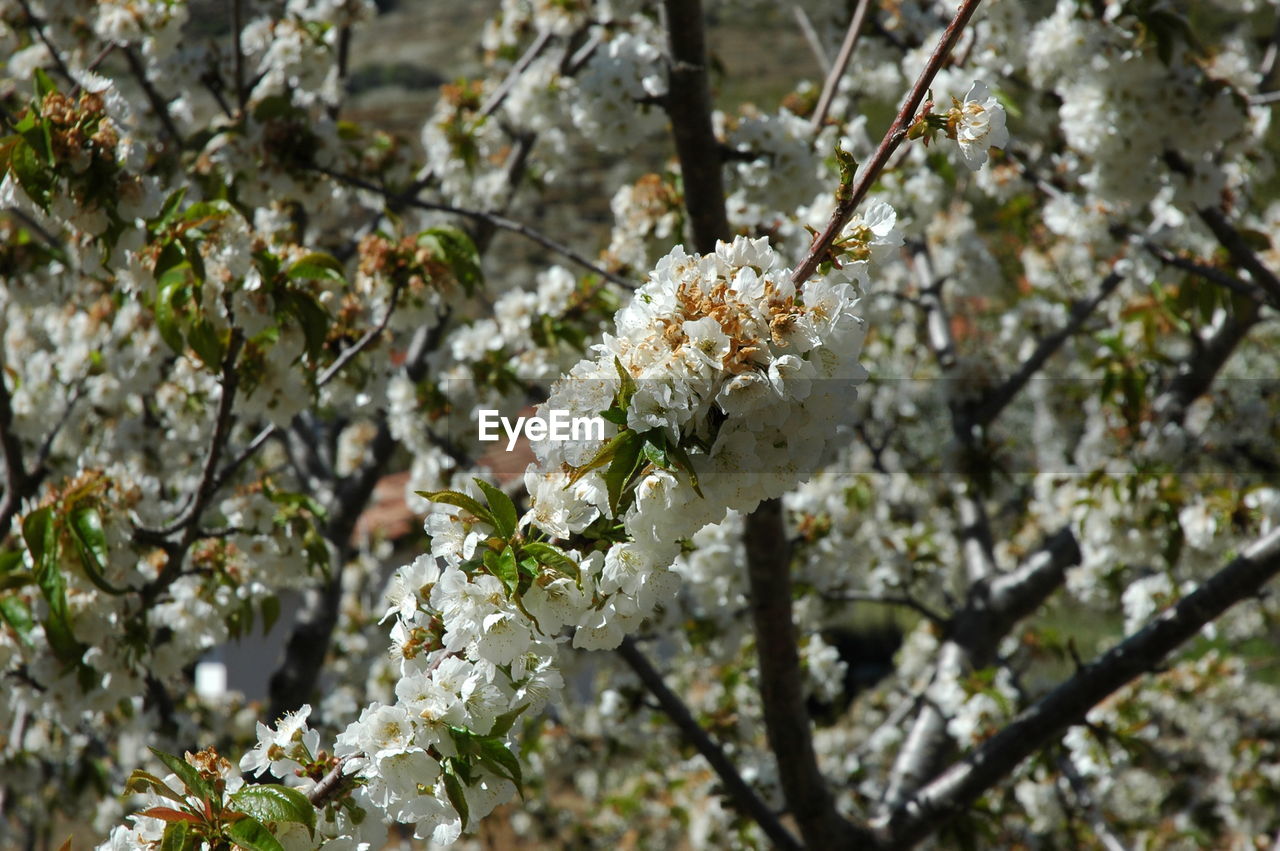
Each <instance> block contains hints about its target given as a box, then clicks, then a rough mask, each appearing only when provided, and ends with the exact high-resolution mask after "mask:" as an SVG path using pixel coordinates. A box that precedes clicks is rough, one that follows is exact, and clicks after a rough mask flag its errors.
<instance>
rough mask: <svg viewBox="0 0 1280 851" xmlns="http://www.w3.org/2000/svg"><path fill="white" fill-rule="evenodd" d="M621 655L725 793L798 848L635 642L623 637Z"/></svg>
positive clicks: (778, 842)
mask: <svg viewBox="0 0 1280 851" xmlns="http://www.w3.org/2000/svg"><path fill="white" fill-rule="evenodd" d="M618 655H620V656H621V657H622V659H623V661H625V662H626V663H627V665H628V667H630V668H631V670H632V671H633V672H635V675H636V676H637V677H638V678H639V679H640V682H641V683H643V684H644V686H645V688H647V689H649V692H650V693H651V694H652V695H653V696H654V698H655V699H656V700H657V701H658V705H659V706H660V707H662V711H663V712H664V713H666V715H667V717H668V718H670V719H671V722H672V723H673V724H675V725H676V727H678V728H679V729H680V732H681V733H683V734H684V737H685V738H686V739H687V740H688V741H689V743H690V744H692V745H693V746H694V747H695V748H696V749H697V751H698V753H700V754H702V756H703V758H704V759H705V760H706V761H707V763H708V764H709V765H710V766H711V768H712V770H713V771H715V773H716V775H717V776H719V778H720V782H721V783H723V784H724V788H725V791H726V792H727V793H728V796H729V797H730V798H731V799H732V800H733V802H734V803H735V804H736V805H737V807H738V809H740V810H742V812H744V813H745V814H747V815H749V816H750V817H751V818H752V819H754V820H755V822H756V824H758V825H760V829H761V830H763V831H764V833H765V835H766V836H768V837H769V839H770V840H772V841H773V844H774V845H775V846H776V847H778V848H788V849H796V851H799V849H801V848H802V847H803V846H802V845H801V844H800V842H799V841H798V840H797V839H796V838H795V837H794V836H792V835H791V832H790V831H789V830H787V829H786V828H785V827H783V826H782V823H781V822H780V821H778V817H777V816H776V815H774V812H773V810H771V809H770V808H769V805H768V804H766V803H765V802H764V801H762V800H761V799H760V796H759V795H757V794H756V793H755V790H754V789H752V788H751V787H750V786H748V785H747V783H746V781H745V780H743V779H742V775H740V774H739V773H738V769H737V768H736V767H735V766H734V764H733V762H731V761H730V760H729V758H728V757H727V756H725V753H724V751H723V750H721V748H720V746H719V745H718V744H716V743H715V741H713V740H712V738H711V737H710V736H709V735H707V732H706V730H703V729H702V726H701V725H700V724H699V723H698V721H697V719H695V718H694V717H693V715H692V713H690V712H689V708H688V707H687V706H685V704H684V701H682V700H681V699H680V698H679V696H678V695H676V693H675V692H673V691H672V690H671V689H670V688H668V687H667V684H666V683H665V682H663V679H662V675H661V674H660V673H658V671H657V670H656V669H655V668H654V667H653V664H652V663H650V661H649V660H648V658H646V657H645V655H644V653H642V652H641V651H640V648H639V647H637V646H636V643H635V641H633V640H632V639H630V638H625V639H623V641H622V646H621V647H619V648H618Z"/></svg>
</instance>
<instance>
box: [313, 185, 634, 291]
mask: <svg viewBox="0 0 1280 851" xmlns="http://www.w3.org/2000/svg"><path fill="white" fill-rule="evenodd" d="M312 168H314V170H316V171H318V172H320V173H321V174H326V175H328V176H329V177H332V178H333V179H334V180H337V181H339V182H341V183H346V184H348V185H350V186H355V187H358V188H360V189H367V190H368V191H370V192H376V193H378V194H379V195H382V196H383V197H384V198H387V199H388V200H391V201H394V202H398V203H403V204H405V205H407V206H410V207H416V208H418V209H419V210H433V211H436V212H440V213H451V214H453V215H455V216H462V217H463V218H468V219H473V220H475V221H480V222H487V223H488V224H490V225H493V226H494V227H496V228H499V229H501V230H506V231H511V232H512V233H517V234H520V236H523V237H524V238H525V239H528V240H531V241H533V242H536V243H537V244H538V245H541V246H542V247H543V248H545V249H547V250H548V251H551V252H554V253H556V254H559V255H560V256H562V257H564V258H566V259H568V260H570V261H572V262H573V263H575V264H577V265H578V266H581V267H582V268H584V269H587V270H589V271H591V272H594V273H595V274H597V275H599V276H600V277H602V278H604V279H606V280H609V281H612V282H613V283H615V284H617V285H619V286H622V287H626V288H627V289H635V288H636V286H637V285H636V283H635V282H634V281H630V280H628V279H626V278H624V277H622V276H621V275H618V274H616V273H614V272H610V271H609V270H608V269H605V268H603V267H601V266H597V265H596V264H595V263H593V262H591V261H590V260H588V259H587V258H586V257H584V256H582V255H581V254H579V253H578V252H577V251H574V250H573V249H572V248H570V247H569V246H567V245H563V244H561V243H559V242H556V241H555V240H554V239H552V238H551V237H549V236H547V235H546V234H544V233H542V232H541V231H538V230H535V229H534V228H531V227H529V226H528V225H526V224H524V223H523V222H517V221H514V220H513V219H509V218H507V217H506V216H502V215H499V214H497V213H487V212H484V211H483V210H469V209H466V208H465V207H455V206H453V205H452V204H438V203H435V202H433V201H423V200H422V199H420V198H414V197H403V196H397V195H396V194H395V193H393V192H392V191H391V190H389V189H386V188H385V187H382V186H379V185H378V184H376V183H371V182H370V181H368V180H364V179H363V178H360V177H356V176H355V175H351V174H344V173H342V172H339V171H333V170H332V169H328V168H324V167H323V166H313V167H312Z"/></svg>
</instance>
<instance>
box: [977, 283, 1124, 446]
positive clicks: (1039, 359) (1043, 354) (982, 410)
mask: <svg viewBox="0 0 1280 851" xmlns="http://www.w3.org/2000/svg"><path fill="white" fill-rule="evenodd" d="M1123 280H1124V276H1123V275H1120V274H1118V273H1116V272H1112V273H1111V274H1109V275H1107V276H1106V277H1105V278H1103V279H1102V283H1101V284H1099V285H1098V291H1097V292H1096V293H1094V294H1093V295H1092V296H1091V297H1089V298H1087V299H1081V300H1080V301H1077V302H1076V303H1075V304H1073V305H1072V306H1071V315H1070V317H1069V318H1068V319H1067V323H1066V324H1065V325H1063V326H1062V327H1061V328H1059V329H1058V330H1057V331H1054V332H1053V333H1052V334H1050V335H1049V336H1047V337H1045V338H1044V339H1043V340H1041V341H1040V342H1039V344H1037V345H1036V348H1035V351H1033V352H1032V353H1031V356H1030V357H1028V358H1027V359H1026V360H1025V361H1023V362H1022V365H1021V366H1019V367H1018V370H1017V372H1015V373H1014V374H1013V375H1011V376H1009V377H1008V378H1007V379H1005V381H1004V382H1003V383H1001V384H1000V385H999V386H998V387H996V388H994V389H992V390H991V391H990V392H989V393H987V394H985V395H984V396H983V398H982V399H981V400H980V401H979V402H978V404H977V407H976V409H975V410H974V411H973V414H972V420H973V422H974V423H976V424H978V425H980V426H985V425H989V424H990V423H992V422H993V421H994V420H995V418H996V417H998V416H999V415H1000V412H1001V411H1003V410H1004V409H1005V407H1006V406H1008V404H1009V403H1010V402H1012V401H1013V400H1014V398H1015V397H1016V396H1017V395H1018V393H1019V392H1021V390H1022V388H1023V387H1025V386H1026V384H1027V382H1028V381H1030V380H1031V378H1032V377H1033V376H1034V375H1035V374H1036V373H1037V372H1039V371H1040V370H1041V369H1042V368H1043V367H1044V365H1045V363H1047V362H1048V360H1049V358H1051V357H1053V355H1054V353H1056V352H1057V351H1058V350H1059V349H1060V348H1062V346H1063V344H1064V343H1066V342H1067V340H1069V339H1071V338H1072V337H1073V336H1075V335H1076V334H1077V333H1078V332H1079V331H1080V329H1081V328H1083V327H1084V323H1085V322H1087V321H1088V320H1089V317H1090V316H1092V315H1093V312H1094V311H1095V310H1097V309H1098V305H1100V304H1102V302H1103V301H1105V300H1106V298H1107V297H1108V296H1110V295H1111V294H1112V293H1113V292H1115V290H1116V288H1117V287H1118V286H1120V282H1121V281H1123Z"/></svg>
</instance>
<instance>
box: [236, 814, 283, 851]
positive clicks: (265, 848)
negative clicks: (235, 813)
mask: <svg viewBox="0 0 1280 851" xmlns="http://www.w3.org/2000/svg"><path fill="white" fill-rule="evenodd" d="M225 832H226V836H227V838H228V839H230V840H231V841H232V842H234V843H235V844H237V845H239V846H240V847H241V848H243V849H245V851H284V846H283V845H281V844H280V840H279V839H276V838H275V836H274V835H272V833H271V831H269V830H267V828H266V826H265V825H264V824H263V823H262V822H260V821H258V820H257V819H255V818H254V817H253V816H245V817H244V818H242V819H240V820H238V821H237V822H236V823H235V824H233V825H231V827H229V828H227V829H226V831H225Z"/></svg>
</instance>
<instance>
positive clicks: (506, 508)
mask: <svg viewBox="0 0 1280 851" xmlns="http://www.w3.org/2000/svg"><path fill="white" fill-rule="evenodd" d="M473 481H475V483H476V485H477V486H478V487H479V488H480V490H481V491H482V492H483V493H484V498H485V500H486V501H488V503H489V508H490V509H491V510H492V511H493V519H494V521H495V522H494V528H495V529H497V530H498V534H499V535H501V536H502V537H504V538H510V537H511V536H512V535H514V534H515V533H516V524H517V523H518V522H519V516H518V515H517V514H516V506H515V503H513V502H512V501H511V497H509V496H507V495H506V493H504V492H503V491H502V489H501V488H496V487H494V486H493V485H491V484H489V483H488V482H486V481H484V480H483V479H479V478H477V479H474V480H473Z"/></svg>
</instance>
